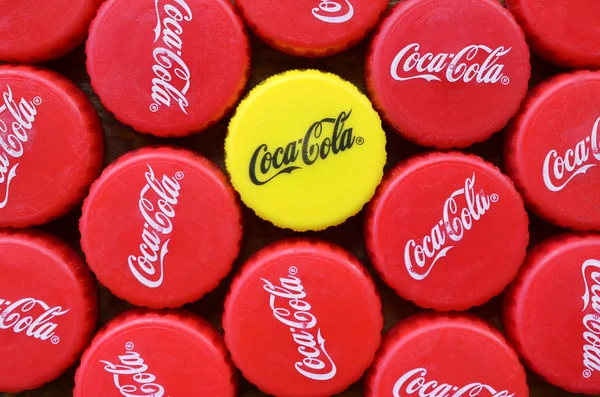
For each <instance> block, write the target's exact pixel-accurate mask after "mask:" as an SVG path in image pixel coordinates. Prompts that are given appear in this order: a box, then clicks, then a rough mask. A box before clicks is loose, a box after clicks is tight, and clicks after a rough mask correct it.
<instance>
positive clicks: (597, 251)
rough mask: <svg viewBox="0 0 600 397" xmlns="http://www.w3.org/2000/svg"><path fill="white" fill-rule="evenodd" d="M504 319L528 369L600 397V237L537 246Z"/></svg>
mask: <svg viewBox="0 0 600 397" xmlns="http://www.w3.org/2000/svg"><path fill="white" fill-rule="evenodd" d="M504 320H505V327H506V331H507V333H508V336H509V338H510V339H511V341H512V342H513V344H514V346H515V348H516V349H517V351H518V352H519V354H520V356H521V357H522V358H523V361H524V362H525V364H526V365H527V366H528V367H530V368H531V369H532V370H534V371H535V372H537V373H538V374H540V375H541V376H542V377H544V378H545V379H546V380H547V381H548V382H550V383H552V384H554V385H556V386H560V387H562V388H563V389H566V390H568V391H571V392H573V393H587V394H598V393H600V349H599V347H600V236H598V235H592V234H587V235H561V236H558V237H555V238H553V239H550V240H548V241H545V242H543V243H541V244H540V245H538V246H537V247H535V248H534V249H533V250H532V251H531V252H530V253H529V255H528V256H527V260H526V262H525V264H524V265H523V268H522V270H521V272H520V273H519V276H518V278H517V279H516V280H515V282H514V283H513V284H512V285H511V287H510V288H509V290H508V293H507V294H506V295H505V311H504Z"/></svg>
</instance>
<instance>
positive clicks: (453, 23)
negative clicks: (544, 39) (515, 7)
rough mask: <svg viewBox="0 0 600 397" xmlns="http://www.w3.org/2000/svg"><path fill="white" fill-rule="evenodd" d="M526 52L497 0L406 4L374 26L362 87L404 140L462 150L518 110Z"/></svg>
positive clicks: (524, 79) (428, 0)
mask: <svg viewBox="0 0 600 397" xmlns="http://www.w3.org/2000/svg"><path fill="white" fill-rule="evenodd" d="M530 72H531V66H530V64H529V48H528V47H527V43H526V42H525V37H524V35H523V32H522V31H521V28H520V27H519V25H517V23H516V22H515V19H514V18H513V16H512V15H511V14H510V13H509V12H508V11H507V10H505V9H504V8H503V7H502V5H501V4H500V2H499V1H497V0H462V1H460V2H452V1H446V0H426V1H423V0H407V1H403V2H401V3H399V4H398V5H396V7H395V8H394V9H393V10H392V12H391V13H390V15H389V16H388V17H387V18H386V19H385V20H384V22H383V23H382V24H381V25H380V28H379V31H378V33H377V35H376V36H375V37H374V39H373V41H372V43H371V48H370V53H369V55H368V57H367V65H366V79H367V87H368V89H369V93H370V96H371V99H372V100H373V102H374V104H375V107H376V108H378V109H379V110H380V113H381V114H382V117H383V118H384V120H386V121H387V123H388V124H389V125H390V126H392V127H393V128H394V129H396V130H397V131H398V132H399V133H400V134H401V135H402V136H404V137H405V138H406V139H409V140H411V141H414V142H416V143H418V144H420V145H424V146H434V147H438V148H449V147H466V146H469V145H471V144H473V143H475V142H481V141H484V140H486V139H487V138H489V137H490V136H491V135H492V134H493V133H494V132H496V131H499V130H501V129H502V128H503V127H504V126H505V125H506V123H507V122H508V120H509V119H510V118H511V117H512V116H514V115H515V113H516V112H517V110H518V109H519V105H520V103H521V100H522V99H523V97H524V96H525V94H526V93H527V84H528V80H529V76H530Z"/></svg>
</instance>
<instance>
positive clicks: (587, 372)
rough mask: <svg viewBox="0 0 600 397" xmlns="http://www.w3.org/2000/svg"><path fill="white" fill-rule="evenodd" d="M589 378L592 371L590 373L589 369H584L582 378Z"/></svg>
mask: <svg viewBox="0 0 600 397" xmlns="http://www.w3.org/2000/svg"><path fill="white" fill-rule="evenodd" d="M590 376H592V371H590V370H589V369H586V370H584V371H583V377H584V378H586V379H587V378H589V377H590Z"/></svg>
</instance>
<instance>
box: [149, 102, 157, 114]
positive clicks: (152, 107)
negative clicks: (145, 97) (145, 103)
mask: <svg viewBox="0 0 600 397" xmlns="http://www.w3.org/2000/svg"><path fill="white" fill-rule="evenodd" d="M150 111H151V112H152V113H156V112H158V105H157V104H156V103H153V104H152V105H150Z"/></svg>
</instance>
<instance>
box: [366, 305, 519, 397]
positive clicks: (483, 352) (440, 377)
mask: <svg viewBox="0 0 600 397" xmlns="http://www.w3.org/2000/svg"><path fill="white" fill-rule="evenodd" d="M365 392H366V393H365V396H366V397H379V396H393V397H417V396H425V395H431V396H433V395H435V396H444V397H464V396H482V397H483V396H486V397H487V396H494V397H509V396H520V397H527V396H528V395H529V389H528V387H527V381H526V377H525V370H524V369H523V366H522V365H521V363H520V362H519V358H518V357H517V354H516V353H515V351H514V350H513V349H512V347H510V346H509V345H508V344H507V343H506V340H505V339H504V337H503V336H502V334H501V333H500V332H498V330H496V329H495V328H492V326H491V325H489V324H488V323H486V322H484V321H483V320H480V319H478V318H476V317H472V316H468V315H451V316H450V315H445V314H436V315H432V314H427V315H417V316H414V317H411V318H409V319H407V320H405V321H404V322H402V323H400V324H399V325H397V326H396V328H394V329H392V331H390V333H389V334H388V335H387V336H386V338H385V339H384V342H383V344H382V347H381V349H380V350H379V353H378V355H377V358H376V360H375V363H374V364H373V367H372V369H371V370H370V372H369V375H368V376H367V378H366V382H365Z"/></svg>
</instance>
